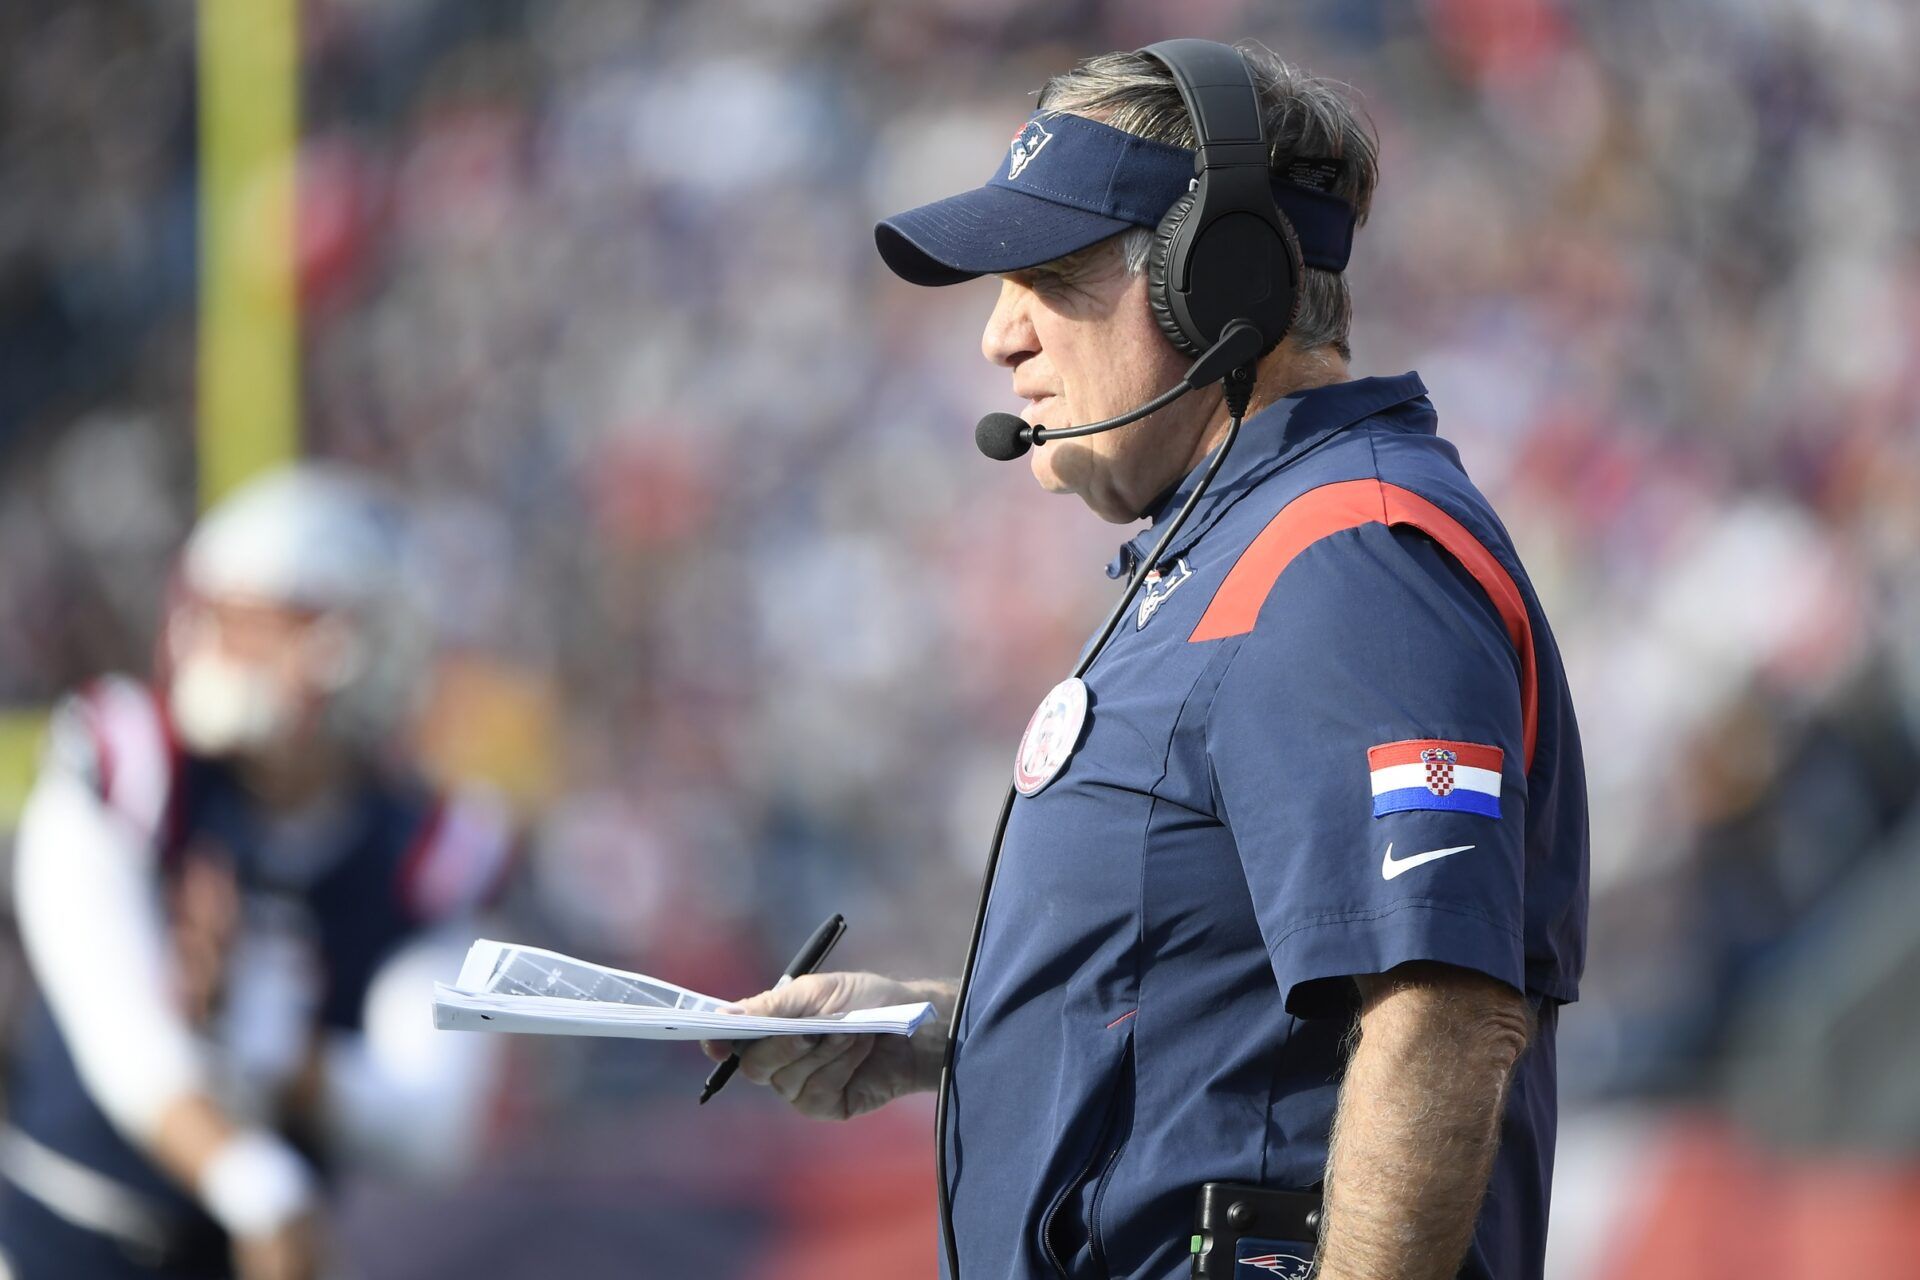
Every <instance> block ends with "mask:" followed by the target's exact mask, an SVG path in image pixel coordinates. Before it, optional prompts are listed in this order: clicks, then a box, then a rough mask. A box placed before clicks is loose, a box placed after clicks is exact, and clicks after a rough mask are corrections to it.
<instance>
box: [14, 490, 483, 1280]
mask: <svg viewBox="0 0 1920 1280" xmlns="http://www.w3.org/2000/svg"><path fill="white" fill-rule="evenodd" d="M396 534H397V530H396V527H395V523H394V519H393V513H392V512H391V511H390V510H389V509H388V508H387V505H386V504H385V503H383V502H382V501H381V500H380V499H379V498H378V497H377V496H376V494H375V493H374V492H373V491H372V490H371V489H370V488H369V487H368V486H367V485H366V484H364V483H363V482H361V481H360V480H358V479H357V478H355V477H354V476H352V475H350V474H348V473H346V472H343V471H339V470H335V469H331V468H327V467H321V466H311V465H309V466H302V467H297V468H293V469H290V470H287V471H284V472H280V473H277V474H274V475H271V476H267V477H265V478H262V479H259V480H256V481H254V482H253V483H252V484H250V485H248V486H247V487H245V488H243V489H241V490H240V491H239V492H237V493H236V494H234V495H233V496H232V497H230V498H229V499H227V500H226V501H225V502H224V503H222V504H221V505H220V506H218V507H216V508H215V509H214V510H213V511H212V512H211V513H209V514H208V516H207V517H206V518H205V519H204V520H203V521H202V522H201V524H200V525H199V527H198V528H197V529H196V530H195V532H194V534H193V536H192V537H191V538H190V539H189V541H188V543H187V546H186V549H185V551H184V553H183V555H182V559H181V567H180V573H179V581H178V585H177V590H176V593H175V600H174V603H173V605H172V607H171V608H170V610H169V613H168V617H167V620H166V626H165V630H164V635H163V637H162V641H161V646H160V653H161V661H160V668H161V670H160V678H159V679H158V681H157V682H156V686H155V687H152V688H149V687H148V686H146V685H144V684H142V683H140V682H138V681H135V680H132V679H128V678H124V677H108V678H106V679H103V680H100V681H98V682H96V683H95V684H93V685H91V686H89V687H88V688H87V689H85V690H84V691H82V692H81V693H79V694H77V695H75V696H74V697H72V698H70V699H69V700H68V701H67V702H66V703H65V704H64V705H63V706H62V707H61V708H60V710H59V711H58V712H57V713H56V715H55V719H54V724H53V727H52V732H51V736H50V749H49V754H48V760H47V763H46V765H45V767H44V769H43V770H42V773H41V776H40V778H39V779H38V781H37V782H36V784H35V787H34V790H33V793H32V795H31V797H30V799H29V801H28V805H27V808H26V811H25V814H24V815H23V818H22V822H21V827H20V831H19V837H18V842H17V846H16V854H15V872H14V882H15V883H14V889H15V905H16V910H17V912H18V915H19V923H20V932H21V938H22V941H23V943H24V945H25V948H26V953H27V958H28V961H29V963H30V965H31V967H32V970H33V973H34V977H35V979H36V982H37V985H38V986H39V989H40V993H41V996H42V1000H41V1002H40V1003H39V1005H38V1007H36V1008H35V1009H34V1010H33V1011H32V1012H31V1013H30V1014H29V1015H28V1017H27V1020H26V1023H25V1025H24V1026H23V1027H22V1028H21V1029H20V1034H19V1036H18V1038H17V1040H16V1043H15V1046H14V1049H15V1052H14V1062H13V1065H12V1075H11V1086H10V1092H9V1097H8V1116H7V1127H6V1129H5V1130H4V1131H0V1174H4V1177H5V1181H4V1182H0V1276H15V1277H19V1278H20V1280H56V1278H61V1277H87V1280H120V1278H123V1277H124V1278H125V1280H134V1278H135V1277H169V1278H174V1280H200V1278H202V1277H209V1278H210V1277H219V1276H227V1275H233V1274H236V1273H237V1274H238V1275H240V1276H241V1277H243V1278H244V1280H304V1278H307V1277H312V1276H314V1275H315V1274H317V1271H318V1270H319V1268H320V1265H321V1256H320V1248H321V1239H320V1234H321V1233H320V1231H319V1223H318V1215H319V1211H320V1208H321V1194H320V1190H321V1183H322V1180H323V1170H327V1169H339V1168H343V1167H355V1166H358V1167H366V1166H367V1165H369V1164H372V1165H375V1166H383V1167H386V1168H389V1169H398V1170H400V1171H405V1172H421V1173H425V1172H435V1171H439V1170H441V1169H451V1168H452V1167H456V1166H457V1165H458V1164H459V1163H460V1161H461V1159H462V1156H463V1154H464V1153H465V1152H467V1151H468V1150H469V1149H470V1147H471V1135H472V1134H473V1133H474V1132H475V1128H476V1126H475V1123H474V1121H475V1119H476V1116H475V1112H476V1109H477V1107H478V1105H479V1104H481V1103H483V1102H484V1100H485V1096H486V1091H487V1088H488V1087H489V1085H490V1082H491V1073H490V1071H489V1069H488V1055H489V1054H490V1053H491V1047H490V1046H489V1045H488V1044H486V1043H485V1038H484V1037H457V1036H437V1035H436V1034H435V1032H434V1031H433V1028H432V1022H431V1019H430V1018H429V1017H428V1014H427V1006H426V1000H425V995H424V992H425V990H426V987H427V985H428V983H429V981H430V977H431V975H433V974H434V973H436V972H437V973H441V974H444V973H450V972H452V970H453V968H454V967H457V965H458V963H459V959H458V956H459V953H460V948H461V947H462V946H464V943H465V942H466V941H467V939H468V938H469V937H470V936H471V935H470V933H465V934H464V936H462V934H463V933H464V931H461V932H457V933H451V934H449V931H450V930H455V929H457V928H458V927H459V925H460V922H461V921H462V919H463V917H464V916H465V915H466V914H467V913H468V912H470V911H471V909H472V908H473V907H474V906H475V905H476V904H477V903H479V901H480V900H481V899H482V898H483V897H484V896H485V895H486V894H487V893H488V891H489V890H490V888H491V886H492V885H493V884H494V882H495V881H496V879H497V878H498V876H499V874H500V872H501V870H502V868H503V867H504V865H505V863H506V855H507V853H508V849H509V844H508V840H507V834H508V832H507V828H506V826H505V824H504V821H503V816H502V815H501V814H500V813H498V812H497V811H496V809H495V807H494V806H492V805H491V804H490V803H489V802H486V801H484V800H482V799H481V798H479V797H472V796H470V797H463V798H453V799H448V798H442V797H440V796H438V795H436V794H435V793H434V791H433V790H432V789H431V788H429V787H427V786H426V785H425V784H424V783H423V782H421V781H420V780H419V779H418V778H417V777H416V776H415V775H414V774H413V773H412V772H411V771H410V770H409V769H406V768H404V767H400V766H398V765H396V764H394V763H392V762H390V760H389V758H388V757H389V756H390V755H391V753H392V739H393V737H394V734H395V731H396V730H397V729H398V728H399V727H400V724H401V720H402V713H403V712H404V710H405V708H406V706H407V696H406V695H407V693H408V691H409V688H410V687H412V685H413V684H414V682H415V678H416V677H417V675H418V669H417V668H418V664H417V662H415V661H413V659H414V658H415V657H416V656H417V655H418V653H419V646H418V645H416V644H414V643H412V640H411V636H410V633H411V632H412V631H413V630H414V629H413V628H410V627H409V626H408V625H407V622H408V615H407V613H406V610H405V608H404V602H403V600H402V597H401V591H400V588H401V583H400V581H399V577H398V573H399V567H400V560H399V542H398V540H397V537H396ZM450 944H451V949H450Z"/></svg>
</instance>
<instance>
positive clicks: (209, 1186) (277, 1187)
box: [14, 769, 312, 1276]
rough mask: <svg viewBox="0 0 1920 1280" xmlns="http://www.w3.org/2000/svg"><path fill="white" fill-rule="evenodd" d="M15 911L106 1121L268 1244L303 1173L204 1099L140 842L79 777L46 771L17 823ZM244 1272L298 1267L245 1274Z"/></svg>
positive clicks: (300, 1198) (242, 1232)
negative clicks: (179, 1007)
mask: <svg viewBox="0 0 1920 1280" xmlns="http://www.w3.org/2000/svg"><path fill="white" fill-rule="evenodd" d="M14 903H15V911H16V913H17V915H18V918H19V924H20V936H21V942H22V944H23V946H24V948H25V950H26V954H27V959H28V961H29V963H30V964H31V966H32V968H33V971H34V976H35V978H36V980H37V981H38V983H39V985H40V989H41V991H42V993H43V994H44V995H45V996H46V999H47V1004H48V1006H49V1007H50V1008H51V1010H52V1012H53V1016H54V1021H55V1022H56V1023H57V1024H58V1025H59V1027H60V1031H61V1034H62V1035H63V1036H64V1037H65V1038H66V1041H67V1045H68V1048H69V1049H70V1050H71V1051H72V1053H73V1058H74V1065H75V1067H76V1068H77V1070H78V1071H79V1074H80V1079H81V1083H82V1084H84V1085H85V1086H86V1089H87V1091H88V1093H89V1094H90V1095H91V1096H92V1097H93V1099H94V1101H95V1102H96V1103H97V1104H98V1105H99V1107H100V1109H101V1111H102V1112H104V1113H105V1114H106V1116H107V1119H108V1120H109V1121H111V1122H112V1123H113V1125H114V1126H115V1128H117V1129H118V1130H119V1131H120V1132H121V1133H122V1134H123V1135H125V1136H126V1137H127V1138H128V1139H129V1140H131V1141H132V1142H134V1143H135V1144H136V1145H137V1146H139V1147H140V1148H141V1149H143V1150H144V1151H145V1152H146V1153H147V1154H148V1155H149V1156H151V1157H152V1159H153V1161H154V1163H155V1164H157V1165H159V1166H160V1167H161V1168H162V1169H163V1170H165V1171H166V1172H167V1173H168V1174H170V1175H172V1176H173V1177H174V1178H176V1179H177V1180H179V1182H180V1183H181V1184H182V1185H183V1186H185V1187H187V1188H188V1189H190V1190H192V1191H194V1192H195V1193H197V1194H198V1195H199V1196H200V1198H201V1200H202V1202H203V1203H204V1204H205V1205H206V1206H207V1207H208V1209H209V1211H210V1212H212V1213H213V1214H214V1216H215V1217H217V1218H219V1219H220V1220H221V1222H222V1224H223V1225H224V1226H226V1227H227V1229H228V1230H229V1231H230V1232H232V1233H233V1234H234V1235H235V1236H236V1237H239V1238H241V1239H242V1241H243V1244H244V1243H245V1242H248V1241H253V1242H255V1243H258V1244H259V1245H260V1246H261V1247H262V1248H265V1247H267V1246H268V1245H269V1244H272V1243H274V1242H275V1241H277V1239H278V1237H279V1236H280V1235H283V1234H284V1233H285V1232H286V1231H287V1230H288V1229H289V1228H290V1227H291V1226H292V1225H293V1224H295V1223H296V1222H297V1220H298V1218H299V1217H300V1215H301V1214H303V1213H304V1212H305V1210H306V1208H307V1206H308V1204H309V1202H310V1200H311V1197H312V1187H311V1179H310V1177H309V1175H308V1172H307V1169H306V1166H305V1163H304V1162H303V1161H301V1160H300V1158H299V1157H298V1156H297V1155H296V1154H295V1153H294V1152H292V1151H291V1150H289V1149H288V1148H286V1146H285V1144H283V1143H281V1142H280V1141H279V1140H278V1139H277V1138H276V1137H274V1136H273V1135H272V1134H270V1133H267V1132H265V1131H262V1130H249V1129H246V1128H244V1127H242V1126H241V1125H239V1124H237V1123H236V1122H235V1121H234V1119H233V1118H232V1117H230V1116H229V1115H228V1114H227V1113H226V1111H225V1110H224V1109H223V1108H222V1107H221V1106H220V1104H219V1103H218V1102H217V1101H216V1100H215V1098H214V1096H213V1093H212V1088H211V1081H210V1079H209V1072H208V1070H207V1068H206V1065H205V1063H204V1062H203V1061H202V1058H201V1051H200V1045H199V1043H198V1041H197V1039H196V1037H195V1035H194V1032H193V1030H192V1028H191V1027H190V1026H189V1025H188V1023H187V1020H186V1018H185V1017H184V1016H183V1015H182V1014H181V1013H180V1011H179V1010H178V1008H177V1002H178V992H177V990H176V983H175V978H176V977H177V974H176V972H175V967H174V965H173V963H172V959H171V957H170V955H169V953H168V945H167V939H166V931H165V926H164V924H163V922H162V918H161V911H160V907H159V903H158V900H157V897H156V886H155V884H154V881H153V877H152V874H151V871H150V869H149V866H148V861H147V857H146V851H145V850H144V848H143V847H142V845H141V838H140V836H139V834H138V833H137V832H136V831H134V830H132V829H131V828H130V827H129V826H128V825H127V824H125V823H124V822H122V821H121V820H120V819H119V817H118V816H117V815H116V814H115V813H114V812H112V811H110V810H109V809H107V808H106V807H105V806H104V805H102V804H101V803H100V802H99V801H98V799H97V798H96V797H95V796H94V795H93V794H92V793H91V792H90V791H89V790H88V789H87V787H86V786H85V785H84V784H83V783H82V782H81V781H80V780H79V779H77V778H73V777H70V776H67V775H65V774H64V773H62V772H60V771H59V770H57V769H50V770H48V771H47V772H46V773H43V774H42V776H41V778H40V780H39V781H38V782H37V783H36V784H35V787H34V790H33V794H32V795H31V797H30V798H29V799H28V802H27V807H26V810H25V812H24V813H23V814H22V815H21V822H20V831H19V836H18V839H17V841H16V845H15V850H14ZM246 1274H248V1275H249V1276H253V1275H262V1276H280V1275H300V1274H304V1272H302V1271H300V1270H298V1269H296V1268H291V1267H281V1266H271V1267H269V1266H258V1267H249V1268H248V1269H247V1271H246Z"/></svg>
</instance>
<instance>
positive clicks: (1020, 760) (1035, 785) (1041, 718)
mask: <svg viewBox="0 0 1920 1280" xmlns="http://www.w3.org/2000/svg"><path fill="white" fill-rule="evenodd" d="M1086 723H1087V684H1086V681H1084V680H1082V679H1080V678H1079V677H1078V676H1069V677H1067V678H1066V679H1065V680H1062V681H1061V682H1060V683H1059V684H1057V685H1055V686H1053V688H1051V689H1049V690H1047V696H1046V697H1044V698H1042V699H1040V705H1039V706H1037V707H1035V708H1034V709H1033V719H1031V720H1029V721H1027V731H1026V732H1025V733H1023V734H1021V735H1020V751H1019V753H1018V754H1016V755H1015V756H1014V758H1013V785H1014V787H1015V788H1016V789H1017V790H1018V791H1019V792H1020V794H1021V795H1023V796H1031V795H1037V794H1038V793H1039V792H1041V791H1042V790H1044V789H1045V788H1046V785H1047V784H1048V783H1049V782H1052V781H1053V779H1054V776H1055V775H1056V774H1058V773H1059V772H1060V770H1061V769H1062V768H1064V767H1065V766H1066V763H1067V759H1068V758H1069V757H1070V756H1072V755H1073V749H1074V748H1075V747H1077V746H1079V745H1080V730H1081V728H1082V727H1084V726H1085V724H1086Z"/></svg>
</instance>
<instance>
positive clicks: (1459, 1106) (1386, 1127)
mask: <svg viewBox="0 0 1920 1280" xmlns="http://www.w3.org/2000/svg"><path fill="white" fill-rule="evenodd" d="M1362 994H1363V1004H1364V1007H1363V1011H1362V1014H1361V1019H1360V1027H1359V1037H1360V1038H1359V1043H1358V1045H1357V1046H1356V1047H1355V1049H1354V1052H1353V1057H1352V1060H1351V1061H1350V1062H1349V1064H1348V1067H1347V1074H1346V1080H1345V1082H1344V1084H1343V1085H1342V1086H1341V1090H1340V1105H1339V1109H1338V1111H1337V1113H1336V1115H1335V1119H1334V1127H1333V1141H1332V1152H1331V1158H1330V1160H1329V1163H1328V1169H1327V1184H1326V1188H1327V1189H1326V1202H1327V1223H1326V1227H1325V1230H1324V1232H1323V1234H1322V1238H1321V1243H1320V1250H1319V1256H1320V1266H1319V1270H1318V1271H1317V1272H1316V1273H1315V1274H1316V1275H1317V1276H1318V1277H1321V1278H1322V1280H1444V1278H1445V1277H1450V1276H1452V1275H1454V1274H1455V1273H1456V1272H1457V1271H1458V1270H1459V1267H1460V1261H1461V1259H1462V1258H1463V1257H1464V1256H1465V1254H1466V1249H1467V1244H1468V1242H1469V1241H1470V1240H1471V1238H1472V1235H1473V1226H1474V1221H1475V1219H1476V1218H1477V1217H1478V1216H1479V1210H1480V1201H1481V1198H1482V1196H1484V1195H1485V1193H1486V1188H1487V1180H1488V1178H1489V1176H1490V1175H1491V1173H1492V1170H1493V1159H1494V1154H1495V1152H1496V1151H1497V1150H1498V1149H1499V1145H1500V1120H1501V1115H1502V1113H1503V1111H1504V1109H1505V1105H1506V1093H1507V1083H1508V1081H1509V1079H1510V1078H1511V1076H1512V1072H1513V1065H1514V1063H1515V1062H1516V1061H1517V1060H1518V1058H1519V1056H1520V1054H1521V1052H1522V1051H1523V1050H1524V1049H1525V1047H1526V1043H1527V1038H1528V1036H1529V1034H1530V1032H1531V1016H1530V1012H1529V1010H1528V1007H1527V1005H1526V1003H1525V1001H1524V1000H1523V999H1522V998H1521V997H1520V996H1519V995H1518V994H1517V993H1515V992H1513V991H1512V990H1510V989H1509V988H1506V987H1504V986H1501V985H1500V984H1498V983H1495V982H1493V981H1492V980H1491V979H1488V978H1483V977H1480V976H1479V975H1475V974H1469V973H1467V972H1466V971H1464V970H1459V969H1451V968H1448V967H1446V966H1441V965H1424V966H1406V967H1405V968H1403V969H1402V970H1399V971H1396V975H1395V976H1394V977H1391V978H1387V977H1382V978H1376V979H1369V980H1367V981H1366V982H1364V983H1363V984H1362Z"/></svg>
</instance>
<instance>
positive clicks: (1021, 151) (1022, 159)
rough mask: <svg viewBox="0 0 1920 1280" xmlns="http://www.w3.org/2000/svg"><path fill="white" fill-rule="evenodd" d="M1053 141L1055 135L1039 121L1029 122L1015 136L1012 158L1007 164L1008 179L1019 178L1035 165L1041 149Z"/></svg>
mask: <svg viewBox="0 0 1920 1280" xmlns="http://www.w3.org/2000/svg"><path fill="white" fill-rule="evenodd" d="M1052 141H1053V135H1052V134H1050V133H1048V132H1047V131H1046V130H1045V129H1042V128H1041V127H1040V122H1039V121H1038V120H1029V121H1027V123H1026V124H1025V125H1024V126H1022V128H1021V130H1020V132H1018V133H1016V134H1014V135H1013V145H1012V148H1011V152H1012V158H1011V159H1010V160H1009V161H1008V163H1007V177H1009V178H1017V177H1019V176H1020V171H1021V170H1022V169H1024V168H1026V167H1027V166H1028V165H1030V164H1032V163H1033V158H1034V157H1035V156H1037V155H1039V154H1040V148H1042V147H1044V146H1046V145H1047V144H1048V143H1049V142H1052Z"/></svg>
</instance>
